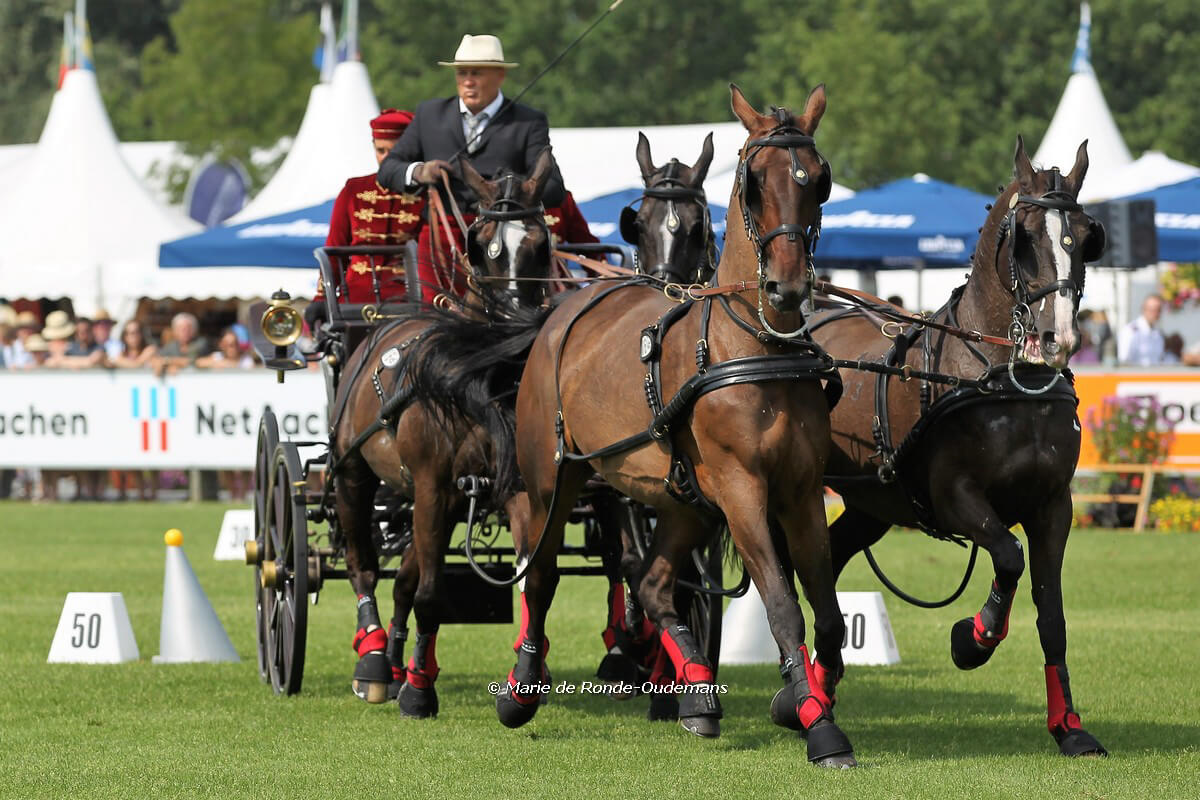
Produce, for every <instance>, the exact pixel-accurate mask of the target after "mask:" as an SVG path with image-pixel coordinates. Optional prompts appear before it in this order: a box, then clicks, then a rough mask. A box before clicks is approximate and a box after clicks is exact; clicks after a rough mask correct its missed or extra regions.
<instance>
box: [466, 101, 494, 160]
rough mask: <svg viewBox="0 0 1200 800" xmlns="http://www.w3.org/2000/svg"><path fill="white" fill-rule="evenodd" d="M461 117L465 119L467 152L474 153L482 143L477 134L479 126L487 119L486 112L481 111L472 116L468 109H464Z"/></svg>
mask: <svg viewBox="0 0 1200 800" xmlns="http://www.w3.org/2000/svg"><path fill="white" fill-rule="evenodd" d="M463 118H464V119H466V121H467V152H468V153H474V152H475V151H476V150H478V149H479V145H480V144H482V140H481V137H479V136H478V135H477V134H478V133H479V126H480V125H482V124H483V123H484V122H486V121H487V118H488V115H487V112H482V113H480V114H477V115H475V116H472V115H471V113H470V112H469V111H464V112H463Z"/></svg>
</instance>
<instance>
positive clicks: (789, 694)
mask: <svg viewBox="0 0 1200 800" xmlns="http://www.w3.org/2000/svg"><path fill="white" fill-rule="evenodd" d="M771 722H774V723H775V724H776V725H779V726H780V727H782V728H787V729H788V730H792V731H803V730H804V726H803V725H801V724H800V717H799V715H798V714H796V692H795V691H794V690H793V689H792V685H791V684H790V683H789V684H788V685H787V686H785V687H783V688H782V689H780V690H779V691H778V692H776V693H775V696H774V697H773V698H771Z"/></svg>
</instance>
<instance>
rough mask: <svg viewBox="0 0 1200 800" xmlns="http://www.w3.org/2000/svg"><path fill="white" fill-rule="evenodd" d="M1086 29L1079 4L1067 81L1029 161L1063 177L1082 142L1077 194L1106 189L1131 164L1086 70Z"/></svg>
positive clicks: (1087, 17)
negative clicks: (1084, 163) (1082, 172)
mask: <svg viewBox="0 0 1200 800" xmlns="http://www.w3.org/2000/svg"><path fill="white" fill-rule="evenodd" d="M1091 29H1092V12H1091V9H1090V7H1089V6H1088V4H1087V3H1084V4H1083V5H1082V7H1081V9H1080V20H1079V37H1078V39H1077V41H1076V43H1075V56H1074V59H1073V60H1072V62H1071V77H1070V78H1068V79H1067V88H1066V89H1065V90H1063V95H1062V99H1061V100H1059V101H1058V109H1057V110H1056V111H1055V112H1054V117H1053V118H1052V119H1051V120H1050V127H1049V128H1047V129H1046V135H1045V136H1044V137H1043V138H1042V143H1041V145H1039V146H1038V149H1037V153H1035V154H1034V157H1033V160H1034V162H1035V163H1036V164H1039V165H1041V166H1043V167H1051V166H1054V167H1059V168H1061V169H1062V170H1063V171H1064V172H1066V171H1068V170H1070V169H1071V165H1072V164H1074V163H1075V151H1076V150H1078V149H1079V143H1080V142H1082V141H1083V140H1084V139H1087V140H1088V162H1089V166H1088V173H1087V178H1085V179H1084V182H1083V190H1082V191H1083V192H1085V193H1092V192H1096V191H1097V187H1101V186H1104V185H1105V184H1107V182H1108V181H1110V180H1111V179H1112V176H1113V175H1114V174H1115V173H1116V172H1117V171H1118V170H1120V169H1121V168H1123V167H1125V166H1127V165H1128V164H1129V163H1130V162H1131V161H1133V158H1132V156H1130V154H1129V148H1128V147H1126V146H1125V140H1124V139H1122V138H1121V132H1120V131H1119V130H1117V123H1116V122H1114V121H1113V116H1112V112H1111V111H1109V110H1108V103H1106V102H1105V101H1104V92H1102V91H1101V90H1100V82H1099V81H1097V80H1096V73H1095V72H1094V71H1093V70H1092V62H1091V57H1090V55H1089V52H1090V50H1089V44H1088V37H1089V36H1090V34H1091Z"/></svg>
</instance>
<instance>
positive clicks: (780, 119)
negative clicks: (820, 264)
mask: <svg viewBox="0 0 1200 800" xmlns="http://www.w3.org/2000/svg"><path fill="white" fill-rule="evenodd" d="M730 93H731V95H732V105H733V113H734V114H736V115H737V117H738V119H740V120H741V121H742V125H743V126H745V128H746V131H747V132H748V133H749V138H747V140H746V143H745V145H743V147H742V151H741V159H740V162H739V164H738V175H737V183H736V185H735V188H734V197H733V199H732V200H731V204H732V203H733V202H736V203H737V204H738V206H739V207H740V210H741V216H742V222H743V224H744V225H745V228H746V234H747V236H748V237H749V239H750V241H751V242H752V243H753V244H754V247H755V249H756V251H757V257H758V284H759V290H760V291H761V292H765V293H766V297H767V300H768V301H769V302H770V304H771V307H772V308H774V309H775V310H776V311H779V312H792V311H798V310H799V309H800V303H801V301H802V300H803V299H804V298H805V297H806V296H807V295H808V293H809V291H810V289H811V287H812V281H813V279H814V275H813V266H812V254H813V249H814V248H815V247H816V243H817V238H818V237H819V236H820V232H821V203H823V202H825V201H826V200H827V199H829V191H830V189H831V188H832V187H833V175H832V173H831V171H830V167H829V162H827V161H826V160H825V159H824V158H823V157H822V156H821V154H820V153H818V152H817V147H816V144H815V143H814V141H813V134H815V133H816V131H817V125H818V124H819V123H820V122H821V117H822V116H823V115H824V113H825V85H824V84H821V85H820V86H818V87H817V88H815V89H813V90H812V92H811V93H810V94H809V96H808V100H807V102H806V103H805V106H804V113H802V114H800V115H794V114H792V112H791V111H789V110H788V109H786V108H772V113H770V114H760V113H758V111H756V110H755V109H754V107H753V106H751V105H750V103H749V102H747V101H746V98H745V97H744V96H743V95H742V92H741V90H740V89H738V87H737V86H734V85H732V84H731V85H730ZM731 210H732V207H731ZM730 216H731V217H732V216H733V215H732V214H731V215H730ZM730 277H733V276H728V275H727V276H725V278H726V279H728V278H730Z"/></svg>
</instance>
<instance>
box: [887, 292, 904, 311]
mask: <svg viewBox="0 0 1200 800" xmlns="http://www.w3.org/2000/svg"><path fill="white" fill-rule="evenodd" d="M887 301H888V302H889V303H891V304H892V305H894V306H896V308H904V298H903V297H901V296H900V295H898V294H893V295H888V299H887Z"/></svg>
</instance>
